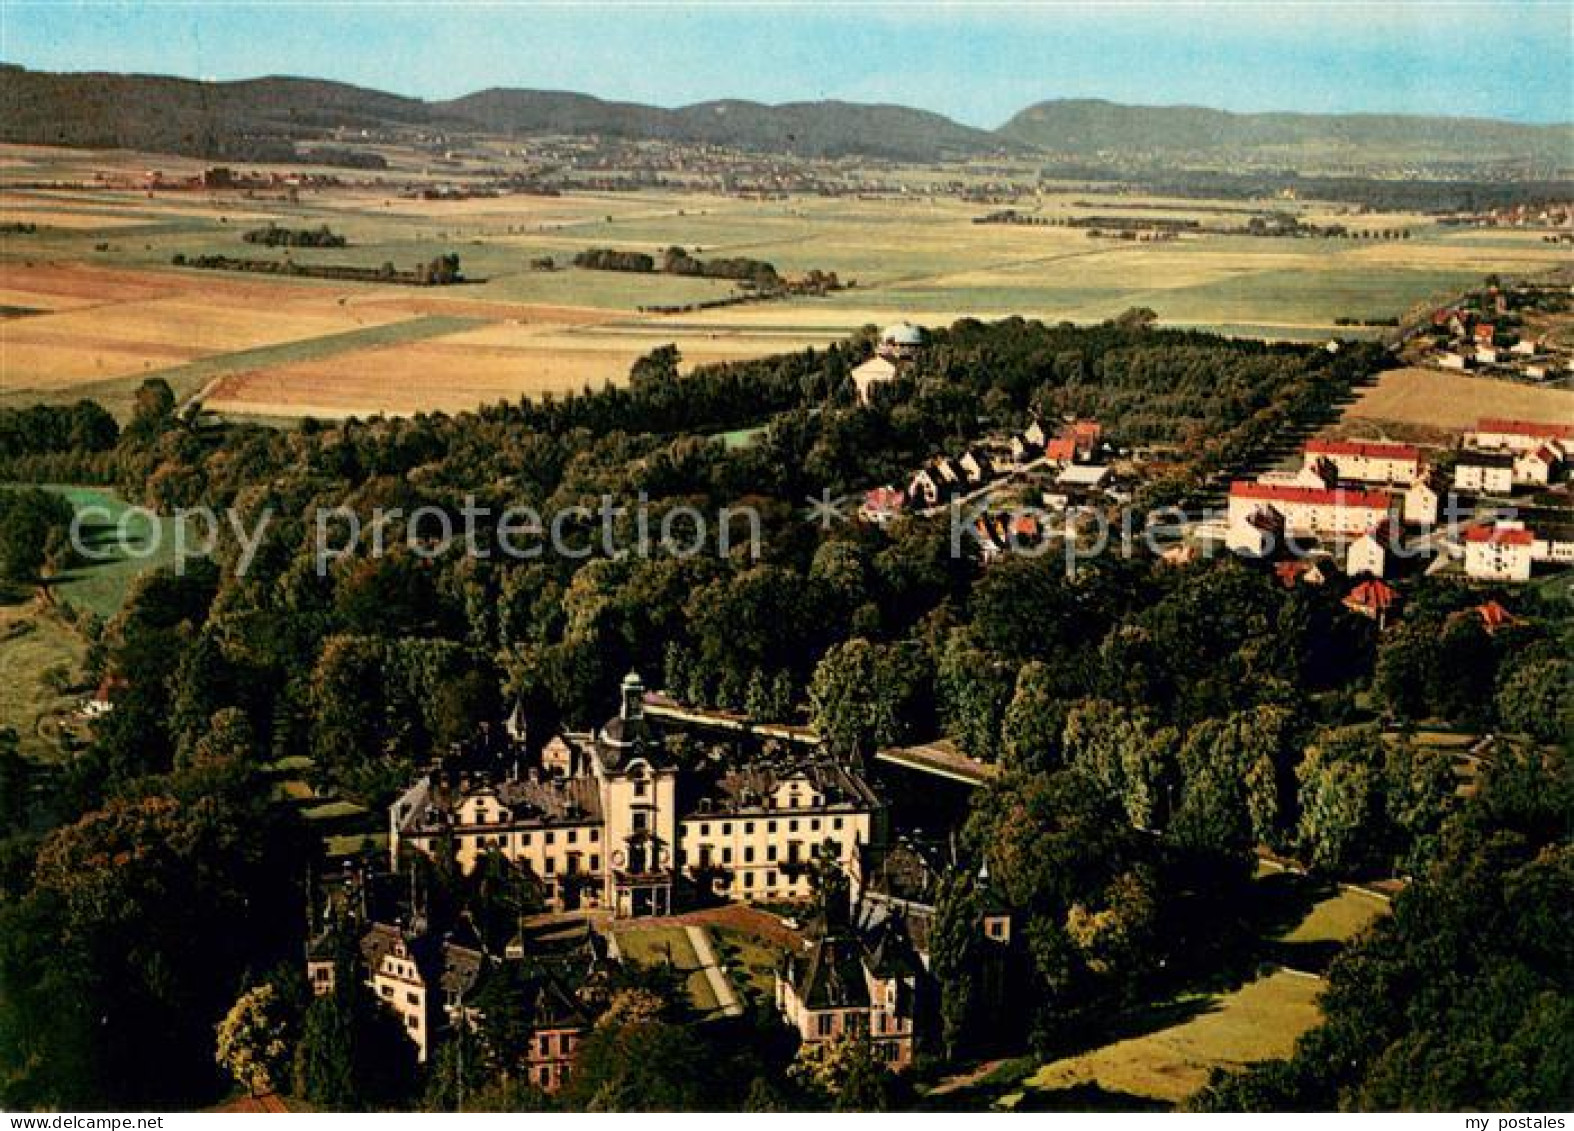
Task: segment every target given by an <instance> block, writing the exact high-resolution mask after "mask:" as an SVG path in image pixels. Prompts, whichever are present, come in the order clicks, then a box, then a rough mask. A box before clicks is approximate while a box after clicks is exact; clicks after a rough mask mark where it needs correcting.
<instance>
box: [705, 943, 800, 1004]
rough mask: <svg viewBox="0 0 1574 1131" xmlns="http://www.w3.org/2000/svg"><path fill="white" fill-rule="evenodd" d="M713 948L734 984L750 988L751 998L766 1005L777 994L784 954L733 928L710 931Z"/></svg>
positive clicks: (774, 947) (778, 949)
mask: <svg viewBox="0 0 1574 1131" xmlns="http://www.w3.org/2000/svg"><path fill="white" fill-rule="evenodd" d="M708 929H709V930H710V933H711V940H712V948H713V949H714V950H715V951H716V958H717V960H718V961H719V962H721V963H722V964H723V965H724V966H726V967H727V974H728V976H729V977H730V978H732V980H733V984H734V985H736V986H740V988H743V987H745V986H746V987H747V989H748V990H749V992H751V995H758V996H759V998H761V999H762V1000H765V1001H769V1000H771V999H772V996H773V995H774V994H775V992H776V970H777V969H778V967H780V966H781V960H782V954H783V951H782V949H781V948H780V947H777V946H773V945H772V944H770V943H768V942H766V941H765V940H763V939H761V938H759V937H758V936H757V935H753V934H749V933H747V932H745V931H739V930H735V929H733V928H731V927H710V928H708Z"/></svg>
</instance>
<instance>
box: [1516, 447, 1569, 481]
mask: <svg viewBox="0 0 1574 1131" xmlns="http://www.w3.org/2000/svg"><path fill="white" fill-rule="evenodd" d="M1561 462H1562V457H1561V456H1560V455H1559V453H1558V451H1557V449H1556V448H1554V447H1553V446H1552V445H1551V444H1542V445H1541V446H1540V447H1539V448H1536V449H1535V450H1534V451H1528V452H1520V453H1518V454H1516V455H1515V456H1514V482H1515V484H1517V485H1519V486H1525V487H1545V486H1546V485H1547V484H1549V483H1551V482H1552V476H1553V473H1554V472H1556V471H1557V469H1558V464H1559V463H1561Z"/></svg>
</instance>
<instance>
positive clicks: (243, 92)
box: [0, 66, 431, 159]
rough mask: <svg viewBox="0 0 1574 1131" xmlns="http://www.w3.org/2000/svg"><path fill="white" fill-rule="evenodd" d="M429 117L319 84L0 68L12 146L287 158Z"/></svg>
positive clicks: (388, 97) (415, 103) (393, 99)
mask: <svg viewBox="0 0 1574 1131" xmlns="http://www.w3.org/2000/svg"><path fill="white" fill-rule="evenodd" d="M430 117H431V110H430V108H429V107H427V105H426V104H425V103H423V102H421V101H420V100H418V99H414V98H403V97H400V96H399V95H395V94H384V93H382V92H381V91H376V90H365V89H363V88H361V87H356V86H349V85H347V84H345V83H336V82H325V81H321V80H317V79H297V78H262V79H248V80H245V81H242V82H227V83H206V82H194V81H192V80H190V79H178V78H168V77H165V76H162V75H119V74H104V73H86V74H51V73H47V72H41V71H29V70H24V69H22V68H21V67H13V66H0V140H3V141H10V142H25V143H30V144H37V145H66V146H78V147H85V148H104V149H108V148H119V149H145V150H150V151H153V152H158V153H179V154H186V155H190V156H201V157H230V158H235V159H240V158H242V157H247V156H253V155H256V154H257V153H258V152H259V150H260V151H263V152H266V151H267V150H268V149H269V148H270V147H272V148H275V149H278V150H279V151H280V152H281V153H288V152H289V151H290V143H291V142H292V141H294V140H301V139H308V138H316V137H323V136H325V135H326V134H328V133H329V131H331V130H333V129H336V128H339V127H349V128H365V127H374V126H382V125H388V124H400V125H412V124H417V123H422V122H425V121H427V120H428V119H430ZM262 159H268V158H266V157H263V158H262Z"/></svg>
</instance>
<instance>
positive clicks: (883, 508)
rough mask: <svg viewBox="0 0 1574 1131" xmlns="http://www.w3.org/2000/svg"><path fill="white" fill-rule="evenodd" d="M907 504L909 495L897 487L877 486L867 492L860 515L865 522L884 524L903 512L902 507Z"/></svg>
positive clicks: (859, 509) (859, 510)
mask: <svg viewBox="0 0 1574 1131" xmlns="http://www.w3.org/2000/svg"><path fill="white" fill-rule="evenodd" d="M906 504H907V495H906V494H905V493H904V492H902V491H900V490H898V489H897V488H895V487H891V486H885V487H876V488H874V490H872V491H869V492H867V493H865V495H864V499H863V503H862V505H860V506H859V508H858V517H859V518H861V519H863V520H864V521H865V522H872V523H874V524H875V525H877V526H884V525H885V524H886V523H888V522H890V521H891V520H892V519H893V518H895V517H897V515H899V514H901V513H902V508H903V507H904V506H905V505H906Z"/></svg>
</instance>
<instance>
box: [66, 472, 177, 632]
mask: <svg viewBox="0 0 1574 1131" xmlns="http://www.w3.org/2000/svg"><path fill="white" fill-rule="evenodd" d="M46 490H50V491H54V492H56V493H58V494H60V495H63V496H64V497H65V498H66V499H67V500H68V501H69V502H70V503H71V505H72V506H74V507H75V508H76V509H77V511H78V513H79V514H80V513H81V512H82V511H83V509H84V508H87V507H96V508H100V510H101V511H102V513H98V512H95V513H93V514H90V515H88V516H86V517H84V519H83V523H82V535H83V541H84V543H85V545H86V548H87V550H88V551H89V552H90V553H92V554H94V555H97V556H98V560H92V561H88V560H83V561H80V562H78V563H77V564H76V565H75V566H73V567H72V568H71V569H69V570H66V571H65V572H64V573H61V574H58V575H56V576H55V577H53V578H51V580H50V585H49V588H50V593H51V594H52V595H53V597H54V599H55V600H56V601H58V602H61V603H63V604H70V605H73V606H76V607H78V608H83V609H87V610H88V611H90V612H93V613H96V614H98V615H99V616H101V617H103V618H105V619H106V620H107V619H108V618H110V617H112V616H114V615H115V613H116V612H118V611H119V610H120V606H121V605H122V604H123V603H124V602H125V598H126V591H127V590H128V589H129V588H130V586H131V583H132V582H133V581H135V580H136V579H137V577H139V576H140V575H141V574H142V573H143V572H144V571H146V570H149V569H156V568H158V567H159V566H165V565H169V564H170V563H172V562H173V561H174V560H175V544H174V533H175V524H174V522H173V521H172V520H170V519H167V518H157V517H155V518H152V519H151V520H150V518H149V516H148V514H147V512H145V511H131V513H129V514H128V513H127V512H128V511H130V510H131V507H130V504H129V503H127V502H126V501H125V500H124V499H122V498H120V497H119V496H118V495H116V494H114V493H113V492H111V491H109V490H107V489H104V488H99V487H56V486H51V487H47V488H46ZM122 535H124V537H122Z"/></svg>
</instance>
